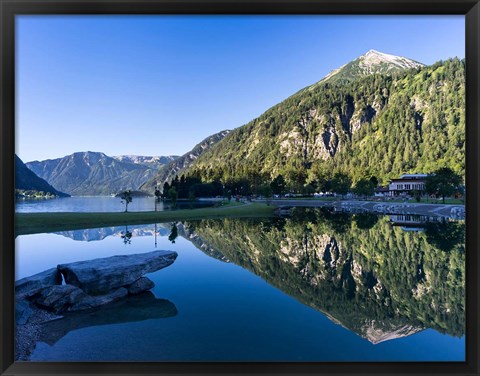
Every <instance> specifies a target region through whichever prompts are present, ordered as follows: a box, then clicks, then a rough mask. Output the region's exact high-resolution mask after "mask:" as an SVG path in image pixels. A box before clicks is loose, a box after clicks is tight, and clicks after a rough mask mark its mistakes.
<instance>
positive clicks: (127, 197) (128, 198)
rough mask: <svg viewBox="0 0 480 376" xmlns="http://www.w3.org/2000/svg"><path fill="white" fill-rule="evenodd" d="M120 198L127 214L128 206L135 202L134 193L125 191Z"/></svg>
mask: <svg viewBox="0 0 480 376" xmlns="http://www.w3.org/2000/svg"><path fill="white" fill-rule="evenodd" d="M120 198H121V199H122V201H121V202H122V204H125V213H126V212H127V211H128V210H127V209H128V204H130V203H131V202H132V201H133V198H132V191H131V190H128V191H124V192H122V194H121V196H120Z"/></svg>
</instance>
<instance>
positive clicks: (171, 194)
mask: <svg viewBox="0 0 480 376" xmlns="http://www.w3.org/2000/svg"><path fill="white" fill-rule="evenodd" d="M168 197H169V198H170V200H172V207H174V208H176V207H177V198H178V193H177V190H176V189H175V187H172V188H170V189H169V190H168Z"/></svg>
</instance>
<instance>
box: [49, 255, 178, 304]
mask: <svg viewBox="0 0 480 376" xmlns="http://www.w3.org/2000/svg"><path fill="white" fill-rule="evenodd" d="M176 258H177V253H176V252H173V251H154V252H149V253H142V254H134V255H121V256H111V257H105V258H101V259H94V260H88V261H79V262H74V263H71V264H62V265H58V266H57V268H58V270H60V272H61V273H62V274H63V276H64V278H65V282H66V283H67V284H68V285H72V286H76V287H78V288H80V289H82V290H83V291H84V292H86V293H87V294H90V295H102V294H108V293H110V292H111V291H112V290H116V289H118V288H120V287H123V286H129V285H131V284H133V283H134V282H135V281H137V280H138V279H139V278H140V277H142V276H144V275H145V274H147V273H152V272H155V271H157V270H159V269H162V268H165V267H167V266H169V265H170V264H172V263H173V262H174V261H175V259H176Z"/></svg>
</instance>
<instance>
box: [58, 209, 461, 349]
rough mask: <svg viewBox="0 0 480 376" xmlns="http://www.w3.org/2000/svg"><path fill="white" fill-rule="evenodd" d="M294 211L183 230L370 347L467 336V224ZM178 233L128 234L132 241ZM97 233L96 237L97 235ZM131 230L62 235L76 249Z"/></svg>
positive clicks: (163, 228)
mask: <svg viewBox="0 0 480 376" xmlns="http://www.w3.org/2000/svg"><path fill="white" fill-rule="evenodd" d="M409 221H411V222H412V223H413V224H414V227H415V231H408V230H406V228H405V226H399V225H398V218H395V219H392V218H390V217H389V216H379V215H376V214H371V213H360V214H353V215H352V214H349V213H332V212H330V211H328V210H324V209H309V208H296V209H295V210H293V212H292V216H291V217H289V218H273V219H228V218H227V219H214V220H213V219H212V220H200V221H190V222H183V223H177V226H176V228H178V235H179V236H182V237H184V238H186V239H187V240H189V241H191V242H192V243H193V244H194V245H195V246H196V247H197V248H198V249H200V250H201V251H203V252H204V253H206V254H207V255H209V256H211V257H214V258H216V259H218V260H221V261H224V262H232V263H235V264H237V265H239V266H241V267H242V268H244V269H247V270H249V271H251V272H253V273H255V274H256V275H258V276H259V277H261V278H262V279H264V280H265V281H266V282H268V283H269V284H270V285H272V286H275V287H276V288H278V289H279V290H281V291H283V292H284V293H286V294H288V295H290V296H292V297H293V298H295V299H296V300H298V301H300V302H301V303H303V304H305V305H307V306H309V307H312V308H314V309H315V310H317V311H320V312H322V313H323V314H325V315H326V316H327V317H328V318H330V319H331V320H332V321H333V322H335V323H337V324H339V325H342V326H343V327H345V328H347V329H349V330H351V331H353V332H355V333H357V334H358V335H360V336H362V337H363V338H366V339H368V340H369V341H370V342H371V343H380V342H383V341H386V340H391V339H395V338H400V337H404V336H408V335H411V334H414V333H416V332H419V331H421V330H424V329H428V328H431V329H434V330H436V331H437V332H440V333H444V334H448V335H450V336H454V337H462V336H463V335H464V333H465V300H464V296H465V289H464V286H465V223H464V222H461V221H449V220H446V219H445V220H440V221H434V222H431V221H428V222H426V221H424V220H423V219H422V218H413V219H409ZM172 228H173V227H172V224H171V223H168V224H160V225H155V228H154V225H153V224H152V225H147V226H128V229H129V230H130V231H132V233H133V236H153V235H155V233H157V234H161V235H163V236H165V235H168V234H172ZM95 231H97V232H95ZM122 231H125V227H118V228H110V229H97V230H80V231H71V232H63V233H61V234H62V235H64V236H69V237H72V238H73V239H77V240H80V239H81V240H93V239H97V238H98V239H101V238H103V237H105V236H107V234H108V235H115V234H116V235H118V234H120V233H121V232H122Z"/></svg>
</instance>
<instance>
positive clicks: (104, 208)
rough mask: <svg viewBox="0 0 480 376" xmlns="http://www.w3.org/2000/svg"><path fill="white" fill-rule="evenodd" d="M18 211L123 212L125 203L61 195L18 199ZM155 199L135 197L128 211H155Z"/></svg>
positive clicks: (166, 206)
mask: <svg viewBox="0 0 480 376" xmlns="http://www.w3.org/2000/svg"><path fill="white" fill-rule="evenodd" d="M212 205H213V201H203V200H202V201H195V202H194V203H191V202H189V201H178V202H177V207H178V208H179V209H181V208H190V207H191V206H193V207H206V206H212ZM170 209H171V205H170V202H163V201H161V202H158V203H157V210H158V211H163V210H170ZM15 210H16V212H17V213H39V212H121V211H124V210H125V204H123V203H122V200H121V199H120V198H118V197H109V196H105V197H99V196H91V197H83V196H73V197H61V198H55V199H31V200H17V201H16V203H15ZM154 210H155V199H154V198H153V197H134V198H133V201H132V202H131V203H130V204H129V205H128V211H132V212H134V211H154Z"/></svg>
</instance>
